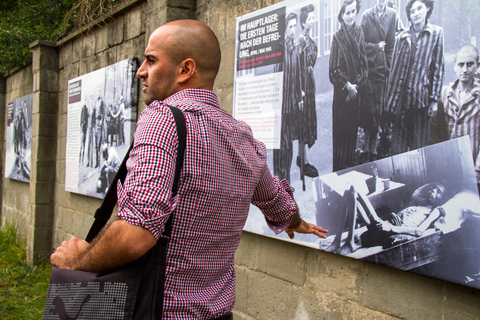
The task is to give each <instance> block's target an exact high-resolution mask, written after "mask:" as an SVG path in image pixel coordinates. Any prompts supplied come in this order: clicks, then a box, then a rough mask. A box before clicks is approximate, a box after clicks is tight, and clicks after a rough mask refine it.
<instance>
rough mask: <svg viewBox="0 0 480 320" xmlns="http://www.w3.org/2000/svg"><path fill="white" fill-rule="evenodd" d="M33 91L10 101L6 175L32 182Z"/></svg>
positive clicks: (8, 106)
mask: <svg viewBox="0 0 480 320" xmlns="http://www.w3.org/2000/svg"><path fill="white" fill-rule="evenodd" d="M32 101H33V93H32V94H29V95H26V96H23V97H21V98H18V99H15V100H13V101H10V102H8V105H7V137H6V139H7V144H6V156H5V177H6V178H10V179H13V180H18V181H23V182H30V161H31V150H32V149H31V147H32V145H31V141H32Z"/></svg>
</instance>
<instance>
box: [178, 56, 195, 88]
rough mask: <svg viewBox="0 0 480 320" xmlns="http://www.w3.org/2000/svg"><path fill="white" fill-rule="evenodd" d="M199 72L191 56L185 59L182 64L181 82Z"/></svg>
mask: <svg viewBox="0 0 480 320" xmlns="http://www.w3.org/2000/svg"><path fill="white" fill-rule="evenodd" d="M197 72H198V71H197V64H196V63H195V60H193V59H191V58H188V59H185V60H183V61H182V62H181V65H180V74H179V82H180V83H183V82H186V81H188V80H190V79H191V78H192V77H194V76H195V74H196V73H197Z"/></svg>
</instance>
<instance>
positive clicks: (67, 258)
mask: <svg viewBox="0 0 480 320" xmlns="http://www.w3.org/2000/svg"><path fill="white" fill-rule="evenodd" d="M88 246H89V244H88V242H86V241H83V240H80V239H79V238H77V237H72V238H71V239H70V240H68V241H63V242H62V245H61V246H60V247H58V248H57V250H55V252H54V253H53V254H52V255H51V256H50V262H51V263H52V265H54V266H55V267H57V268H62V269H69V270H73V265H74V264H75V262H76V261H77V260H78V257H79V256H80V255H81V254H82V253H83V252H84V251H85V249H87V247H88Z"/></svg>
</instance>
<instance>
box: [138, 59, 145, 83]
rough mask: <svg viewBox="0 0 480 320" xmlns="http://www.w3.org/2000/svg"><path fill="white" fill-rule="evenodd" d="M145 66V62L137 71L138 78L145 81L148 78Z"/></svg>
mask: <svg viewBox="0 0 480 320" xmlns="http://www.w3.org/2000/svg"><path fill="white" fill-rule="evenodd" d="M144 64H145V61H144V62H143V63H142V65H141V66H140V68H138V70H137V77H138V78H140V79H143V78H145V77H146V74H145V73H146V71H145V68H144Z"/></svg>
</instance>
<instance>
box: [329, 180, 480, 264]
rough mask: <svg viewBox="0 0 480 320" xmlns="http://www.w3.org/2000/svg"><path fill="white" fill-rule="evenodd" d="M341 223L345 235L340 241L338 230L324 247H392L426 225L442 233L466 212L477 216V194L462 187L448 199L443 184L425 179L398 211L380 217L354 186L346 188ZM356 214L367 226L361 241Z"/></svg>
mask: <svg viewBox="0 0 480 320" xmlns="http://www.w3.org/2000/svg"><path fill="white" fill-rule="evenodd" d="M343 198H344V199H345V205H344V210H345V215H344V217H345V218H344V224H343V225H346V231H347V238H346V240H345V243H344V244H343V245H341V242H342V233H338V234H337V235H336V236H335V238H334V240H333V243H332V244H331V245H330V247H329V248H328V249H327V251H333V252H335V253H338V254H342V255H347V254H350V253H352V252H355V251H356V250H358V249H359V248H360V247H373V246H380V245H381V246H382V247H383V248H387V247H391V246H393V245H396V244H398V243H401V242H404V241H408V240H411V239H415V238H416V237H419V236H421V235H422V234H423V233H424V232H425V231H426V230H427V229H429V228H431V227H435V228H436V229H438V230H441V231H442V232H443V233H449V232H452V231H454V230H457V229H458V228H460V226H461V224H462V222H463V221H465V219H466V217H467V215H468V214H473V215H474V216H477V217H479V218H480V203H479V198H478V195H475V194H474V193H472V192H469V191H462V192H459V193H457V194H456V195H454V196H453V197H452V198H451V199H449V200H448V201H444V200H445V199H444V198H445V188H444V187H443V186H442V185H441V184H439V183H428V184H425V185H423V186H421V187H420V188H418V189H417V190H415V192H414V193H413V194H412V196H411V197H410V200H409V205H408V207H407V208H405V209H403V210H401V211H400V212H398V213H397V214H395V213H393V212H392V213H390V214H389V215H388V217H384V219H382V218H380V217H379V216H378V214H377V212H376V211H375V209H374V208H373V206H372V204H371V203H370V201H369V200H368V198H367V197H366V196H365V195H362V194H361V193H358V192H357V191H356V190H355V187H354V186H351V188H350V190H347V191H345V194H344V196H343ZM357 216H358V217H359V218H360V219H361V220H360V222H364V223H365V225H366V226H367V231H365V232H364V233H363V234H361V235H360V242H361V245H359V244H358V243H355V239H354V236H355V232H354V231H355V227H356V225H357Z"/></svg>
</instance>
